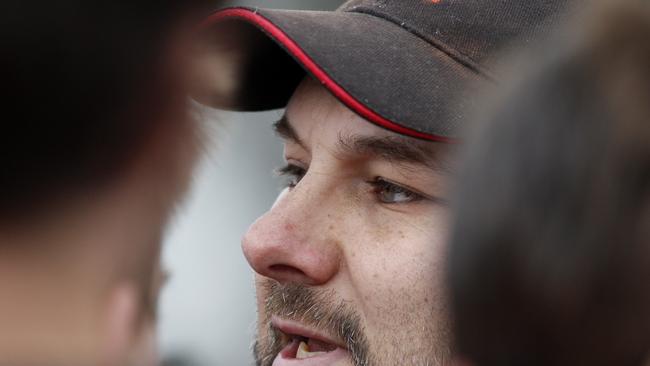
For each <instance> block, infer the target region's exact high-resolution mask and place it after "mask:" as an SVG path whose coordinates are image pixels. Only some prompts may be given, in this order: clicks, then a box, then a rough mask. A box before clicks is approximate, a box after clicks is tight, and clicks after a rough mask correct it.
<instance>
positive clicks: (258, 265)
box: [242, 81, 449, 366]
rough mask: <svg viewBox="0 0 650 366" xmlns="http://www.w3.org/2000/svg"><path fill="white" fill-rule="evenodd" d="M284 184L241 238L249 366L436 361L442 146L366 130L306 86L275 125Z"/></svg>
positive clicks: (443, 213)
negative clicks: (253, 295) (251, 296)
mask: <svg viewBox="0 0 650 366" xmlns="http://www.w3.org/2000/svg"><path fill="white" fill-rule="evenodd" d="M276 129H277V131H278V133H279V134H280V135H281V136H282V137H283V138H284V140H285V149H284V157H285V160H286V162H287V166H286V167H285V168H283V169H282V172H283V173H285V174H286V175H287V176H288V179H289V183H288V186H287V188H286V189H285V190H284V191H283V192H282V194H281V195H280V197H278V200H277V202H276V203H275V204H274V206H273V207H272V208H271V210H270V211H269V212H267V213H266V214H265V215H264V216H262V217H261V218H259V219H258V220H257V222H255V223H254V224H253V225H252V226H251V228H250V229H249V231H248V233H247V234H246V236H245V237H244V240H243V243H242V246H243V250H244V254H245V256H246V258H247V259H248V261H249V263H250V264H251V266H252V267H253V268H254V269H255V271H256V272H257V276H256V288H257V304H258V312H259V318H258V329H257V330H258V338H257V342H256V346H255V356H256V358H257V363H258V365H269V366H270V365H296V366H299V365H397V364H408V365H439V364H442V363H443V361H444V360H446V359H447V355H448V353H449V349H448V340H449V335H448V326H447V316H446V311H445V300H444V298H443V293H444V291H443V290H442V278H441V277H442V273H443V269H442V264H443V258H442V257H443V251H444V243H445V238H446V233H447V216H448V214H447V211H448V210H447V206H446V201H445V197H446V194H447V187H446V176H447V174H446V173H445V172H446V169H444V168H445V167H444V164H443V163H442V161H443V160H442V156H441V155H442V153H443V152H442V150H443V148H444V147H443V146H437V145H438V144H436V143H430V142H424V141H417V140H414V139H411V138H407V137H403V136H400V135H397V134H394V133H392V132H389V131H386V130H383V129H381V128H379V127H377V126H374V125H372V124H370V123H368V122H367V121H365V120H364V119H362V118H361V117H359V116H357V115H356V114H354V113H353V112H351V111H350V110H348V109H347V108H346V107H345V106H344V105H343V104H341V103H340V102H338V101H337V100H336V99H335V98H334V97H332V96H331V95H330V94H329V93H328V92H327V91H326V90H325V89H324V88H322V87H320V86H319V85H317V84H316V83H315V82H313V81H305V82H303V83H302V84H301V85H300V87H299V88H298V90H297V91H296V93H295V94H294V96H293V97H292V99H291V101H290V103H289V105H288V107H287V111H286V115H285V117H284V118H283V119H282V120H281V121H280V122H278V124H276Z"/></svg>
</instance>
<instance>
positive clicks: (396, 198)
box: [368, 177, 424, 204]
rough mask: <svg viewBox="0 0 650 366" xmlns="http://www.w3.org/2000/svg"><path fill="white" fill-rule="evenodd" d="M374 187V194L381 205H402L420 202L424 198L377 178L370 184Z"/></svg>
mask: <svg viewBox="0 0 650 366" xmlns="http://www.w3.org/2000/svg"><path fill="white" fill-rule="evenodd" d="M368 183H370V185H371V186H372V187H373V193H374V194H375V195H376V196H377V200H379V202H381V203H388V204H400V203H402V204H403V203H409V202H414V201H419V200H421V199H423V198H424V197H423V196H422V195H420V194H418V193H415V192H413V191H411V190H409V189H407V188H404V187H402V186H399V185H397V184H395V183H391V182H389V181H387V180H384V179H383V178H380V177H378V178H375V180H373V181H370V182H368Z"/></svg>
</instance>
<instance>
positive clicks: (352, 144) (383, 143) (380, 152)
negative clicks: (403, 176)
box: [338, 135, 452, 174]
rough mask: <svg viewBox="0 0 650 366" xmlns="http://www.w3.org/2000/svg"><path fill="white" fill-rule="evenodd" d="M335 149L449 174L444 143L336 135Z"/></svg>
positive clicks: (397, 137) (400, 138)
mask: <svg viewBox="0 0 650 366" xmlns="http://www.w3.org/2000/svg"><path fill="white" fill-rule="evenodd" d="M338 145H339V148H340V150H341V152H342V153H344V154H352V155H363V156H373V157H376V158H379V159H382V160H386V161H389V162H391V163H397V164H399V163H403V164H415V165H421V166H424V167H426V168H428V169H431V170H434V171H437V172H440V173H445V174H450V173H451V172H452V169H451V166H450V164H449V161H448V157H447V153H448V151H447V150H448V148H447V146H446V145H445V146H441V143H435V142H429V141H420V140H416V139H413V138H410V137H403V136H357V135H346V136H344V135H339V144H338Z"/></svg>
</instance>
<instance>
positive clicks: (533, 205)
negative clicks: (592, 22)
mask: <svg viewBox="0 0 650 366" xmlns="http://www.w3.org/2000/svg"><path fill="white" fill-rule="evenodd" d="M618 5H621V4H620V3H619V4H618ZM598 24H599V26H597V27H596V28H592V29H591V30H590V31H589V32H587V36H585V38H584V39H582V40H581V41H580V42H579V45H578V47H570V50H565V51H562V52H558V55H559V56H553V57H552V58H553V60H550V61H549V60H547V61H548V62H547V63H546V64H545V66H544V67H543V68H542V69H541V70H538V72H536V73H535V74H534V75H532V76H530V77H529V78H528V79H527V80H526V81H524V82H522V83H521V84H520V85H519V86H518V87H517V88H516V89H515V91H514V93H512V95H510V96H509V97H508V98H506V100H505V101H504V103H502V104H500V107H499V108H497V110H496V111H495V113H493V114H491V115H490V117H489V122H488V123H487V124H486V125H485V126H483V129H482V130H481V131H482V136H480V137H479V136H477V139H476V140H474V141H471V142H470V148H469V150H470V151H469V153H468V156H467V160H466V163H465V165H464V168H463V169H462V171H463V172H464V173H462V174H461V178H460V183H459V189H458V192H457V196H456V197H457V203H456V211H455V218H454V226H453V230H452V242H451V244H450V245H451V246H450V253H449V266H448V281H449V286H450V292H451V312H452V317H453V319H452V320H453V323H454V332H455V344H456V348H457V351H458V353H459V354H460V355H463V356H465V357H466V358H468V359H469V360H470V361H471V362H472V363H473V364H474V365H477V366H496V365H498V366H509V365H522V366H523V365H526V366H535V365H540V366H541V365H545V366H548V365H590V366H597V365H617V366H628V365H629V366H632V365H635V366H639V365H642V364H643V362H644V361H647V357H648V355H649V354H648V351H649V350H650V41H649V40H650V12H649V11H648V8H647V7H643V6H621V7H620V8H617V9H616V10H610V11H609V12H608V13H607V14H606V15H605V17H604V18H599V22H598Z"/></svg>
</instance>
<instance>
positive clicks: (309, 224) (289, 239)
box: [242, 192, 341, 286]
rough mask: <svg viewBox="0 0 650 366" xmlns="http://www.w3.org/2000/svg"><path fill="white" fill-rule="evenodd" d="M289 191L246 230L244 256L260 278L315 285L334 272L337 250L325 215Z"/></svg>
mask: <svg viewBox="0 0 650 366" xmlns="http://www.w3.org/2000/svg"><path fill="white" fill-rule="evenodd" d="M300 201H301V197H299V195H298V194H297V193H294V192H291V193H289V194H287V195H286V197H284V198H283V199H282V200H281V201H280V202H278V203H276V205H274V207H273V208H272V209H271V210H270V211H269V212H267V213H266V214H265V215H264V216H262V217H260V218H259V219H258V220H257V221H256V222H255V223H254V224H253V225H252V226H251V227H250V229H249V230H248V232H247V233H246V235H245V236H244V238H243V240H242V248H243V251H244V255H245V256H246V259H247V260H248V263H250V265H251V267H253V269H254V270H255V271H256V272H257V273H259V274H261V275H262V276H265V277H269V278H273V279H275V280H276V281H278V282H280V283H289V282H291V283H300V284H305V285H311V286H317V285H321V284H324V283H326V282H328V281H329V280H330V279H331V278H332V277H333V276H334V275H335V274H336V273H337V272H338V269H339V266H340V261H341V248H340V244H339V242H338V240H337V239H336V234H335V231H334V230H332V229H333V223H332V222H331V221H330V217H329V215H327V214H326V213H325V212H324V211H323V210H320V208H322V206H321V207H319V205H318V202H316V201H315V200H313V199H310V200H306V201H307V202H305V204H302V203H301V202H300Z"/></svg>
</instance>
